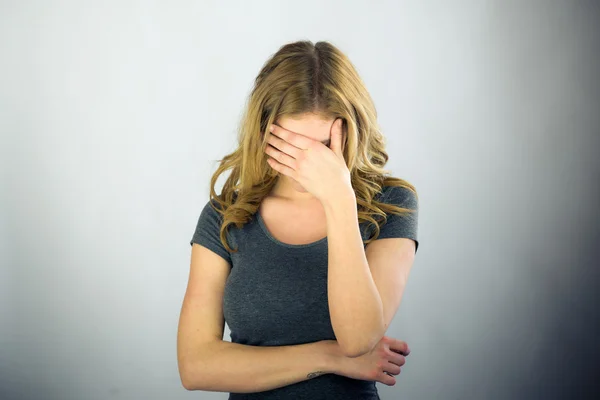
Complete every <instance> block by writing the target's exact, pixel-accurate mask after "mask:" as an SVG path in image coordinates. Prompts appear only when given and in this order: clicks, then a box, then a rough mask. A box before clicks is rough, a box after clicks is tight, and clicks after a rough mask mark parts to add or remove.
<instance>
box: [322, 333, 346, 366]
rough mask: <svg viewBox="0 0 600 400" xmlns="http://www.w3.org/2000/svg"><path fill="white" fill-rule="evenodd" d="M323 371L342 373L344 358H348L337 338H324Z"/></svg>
mask: <svg viewBox="0 0 600 400" xmlns="http://www.w3.org/2000/svg"><path fill="white" fill-rule="evenodd" d="M320 343H321V345H322V348H323V366H322V368H323V371H325V372H327V373H330V374H340V372H341V371H342V366H343V362H344V359H345V358H346V357H345V356H344V354H343V353H342V350H341V349H340V346H339V345H338V342H337V340H322V341H321V342H320Z"/></svg>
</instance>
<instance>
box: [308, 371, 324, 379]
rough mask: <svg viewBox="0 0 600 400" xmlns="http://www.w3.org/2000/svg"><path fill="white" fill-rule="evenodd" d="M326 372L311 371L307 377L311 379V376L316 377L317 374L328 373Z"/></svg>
mask: <svg viewBox="0 0 600 400" xmlns="http://www.w3.org/2000/svg"><path fill="white" fill-rule="evenodd" d="M326 373H327V372H325V371H316V372H311V373H310V374H308V375H306V377H307V378H308V379H311V378H316V377H317V376H321V375H324V374H326Z"/></svg>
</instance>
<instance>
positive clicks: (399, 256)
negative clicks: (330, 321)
mask: <svg viewBox="0 0 600 400" xmlns="http://www.w3.org/2000/svg"><path fill="white" fill-rule="evenodd" d="M385 194H386V195H385V196H384V197H383V200H382V201H383V202H385V203H388V204H393V205H395V206H399V207H402V208H407V209H410V210H414V212H412V213H409V214H406V215H397V214H389V215H387V221H386V223H385V224H383V225H382V226H381V228H380V232H379V236H378V237H377V239H375V240H373V241H372V242H370V243H369V244H368V245H367V246H366V248H365V256H366V258H367V262H368V264H369V269H370V271H371V275H372V276H373V281H374V282H375V285H376V286H377V289H378V291H379V295H380V297H381V303H382V306H383V325H384V332H385V330H387V328H388V326H389V324H390V323H391V321H392V319H393V317H394V315H395V314H396V311H397V309H398V307H399V306H400V302H401V299H402V294H403V293H404V287H405V285H406V282H407V280H408V275H409V273H410V270H411V268H412V265H413V263H414V259H415V255H416V252H417V249H418V247H419V242H418V240H417V231H418V210H419V207H418V199H417V196H416V194H415V193H414V192H412V191H410V190H409V189H406V188H403V187H396V186H394V187H387V188H386V191H385Z"/></svg>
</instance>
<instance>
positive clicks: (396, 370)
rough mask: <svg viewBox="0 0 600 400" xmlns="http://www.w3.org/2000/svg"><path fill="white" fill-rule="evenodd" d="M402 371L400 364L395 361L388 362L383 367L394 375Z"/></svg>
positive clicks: (384, 370)
mask: <svg viewBox="0 0 600 400" xmlns="http://www.w3.org/2000/svg"><path fill="white" fill-rule="evenodd" d="M400 371H401V368H400V366H399V365H396V364H394V363H391V362H388V363H387V364H386V365H385V366H384V367H383V372H388V373H390V374H392V375H400Z"/></svg>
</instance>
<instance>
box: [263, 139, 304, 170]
mask: <svg viewBox="0 0 600 400" xmlns="http://www.w3.org/2000/svg"><path fill="white" fill-rule="evenodd" d="M265 153H267V154H268V155H270V156H271V158H273V159H275V161H277V162H278V163H279V164H283V165H286V166H288V167H290V168H291V169H293V170H296V169H297V168H296V159H295V158H293V157H290V156H289V155H287V154H285V153H284V152H282V151H279V150H277V149H276V148H275V147H273V146H271V145H270V144H267V147H265Z"/></svg>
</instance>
